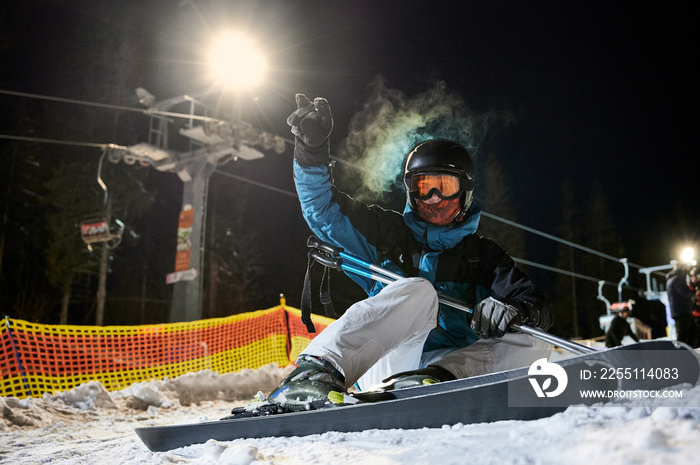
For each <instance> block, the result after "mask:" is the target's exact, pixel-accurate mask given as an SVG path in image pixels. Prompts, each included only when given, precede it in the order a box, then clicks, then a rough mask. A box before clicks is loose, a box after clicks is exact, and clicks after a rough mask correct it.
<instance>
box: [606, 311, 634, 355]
mask: <svg viewBox="0 0 700 465" xmlns="http://www.w3.org/2000/svg"><path fill="white" fill-rule="evenodd" d="M613 311H614V310H613ZM615 313H616V315H615V318H613V319H612V321H611V322H610V328H608V331H607V332H606V333H605V347H617V346H621V345H622V339H623V338H624V337H625V336H629V337H631V338H632V339H634V341H635V342H639V338H638V337H637V335H636V334H634V331H632V327H631V326H630V324H629V323H628V322H627V318H629V316H630V308H629V307H622V308H621V309H620V310H619V311H617V312H615Z"/></svg>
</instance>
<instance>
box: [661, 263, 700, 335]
mask: <svg viewBox="0 0 700 465" xmlns="http://www.w3.org/2000/svg"><path fill="white" fill-rule="evenodd" d="M689 271H690V265H688V264H685V263H684V264H677V265H676V266H674V267H673V270H671V272H669V273H668V274H667V275H666V292H667V293H668V305H669V307H670V309H671V316H672V317H673V319H674V321H675V322H676V339H677V340H678V341H680V342H685V343H686V344H688V345H690V346H694V344H695V339H696V337H697V335H696V330H695V322H693V317H692V313H691V312H692V308H691V307H692V298H693V296H694V295H695V292H693V291H692V290H691V289H690V287H689V286H688V281H689V278H688V273H689Z"/></svg>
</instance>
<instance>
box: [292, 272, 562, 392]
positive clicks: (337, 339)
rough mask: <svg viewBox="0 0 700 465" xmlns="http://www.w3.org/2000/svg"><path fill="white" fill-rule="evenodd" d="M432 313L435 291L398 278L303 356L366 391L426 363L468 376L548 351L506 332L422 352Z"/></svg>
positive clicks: (425, 283) (323, 334)
mask: <svg viewBox="0 0 700 465" xmlns="http://www.w3.org/2000/svg"><path fill="white" fill-rule="evenodd" d="M437 311H438V299H437V293H436V292H435V289H434V288H433V286H432V284H431V283H430V282H429V281H428V280H426V279H423V278H406V279H401V280H398V281H395V282H393V283H391V284H389V285H387V286H386V287H385V288H384V289H382V291H381V292H380V293H379V294H377V295H375V296H372V297H370V298H367V299H365V300H362V301H360V302H357V303H356V304H354V305H352V306H351V307H350V308H349V309H348V310H347V311H346V312H345V313H344V314H343V316H341V317H340V318H339V319H338V320H337V321H335V322H333V323H331V324H330V325H329V326H328V327H327V328H326V329H325V330H323V331H322V332H321V333H320V334H319V335H318V336H316V338H314V339H313V340H312V341H311V343H310V344H309V345H308V346H307V348H306V349H305V350H304V352H303V353H304V354H307V355H313V356H317V357H322V358H324V359H326V360H328V361H330V362H331V363H333V364H334V365H335V366H336V368H338V369H339V370H340V371H341V372H342V373H343V374H344V375H345V384H346V387H350V386H352V385H353V384H355V383H356V382H357V383H358V384H359V386H360V388H361V389H369V388H370V387H371V386H373V385H375V384H378V383H380V382H381V381H382V380H383V379H385V378H387V377H389V376H391V375H392V374H395V373H399V372H402V371H408V370H415V369H418V368H424V367H426V366H428V365H439V366H441V367H443V368H445V369H447V370H448V371H450V372H451V373H453V374H454V375H455V376H456V377H457V378H467V377H471V376H477V375H481V374H486V373H494V372H497V371H503V370H510V369H513V368H520V367H524V366H528V365H530V364H532V363H533V362H534V361H535V360H538V359H540V358H547V357H549V354H550V352H551V346H550V345H549V344H548V343H545V342H543V341H539V340H537V339H535V338H533V337H531V336H528V335H526V334H521V333H507V334H506V335H505V336H504V337H503V338H500V339H480V340H479V341H477V342H476V343H474V344H472V345H470V346H467V347H464V348H460V349H441V350H437V351H433V352H426V353H423V345H424V344H425V341H426V339H427V337H428V333H429V332H430V331H431V330H432V329H433V328H435V326H436V324H437Z"/></svg>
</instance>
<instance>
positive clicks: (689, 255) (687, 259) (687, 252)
mask: <svg viewBox="0 0 700 465" xmlns="http://www.w3.org/2000/svg"><path fill="white" fill-rule="evenodd" d="M694 259H695V250H694V249H693V248H692V247H686V248H685V249H683V251H682V252H681V262H682V263H692V262H693V260H694Z"/></svg>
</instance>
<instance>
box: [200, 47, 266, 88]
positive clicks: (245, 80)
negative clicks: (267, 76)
mask: <svg viewBox="0 0 700 465" xmlns="http://www.w3.org/2000/svg"><path fill="white" fill-rule="evenodd" d="M210 63H211V69H212V72H213V74H214V77H215V78H216V80H217V81H219V82H221V83H222V84H224V85H225V86H227V87H230V88H235V89H242V88H245V87H251V86H253V85H254V84H256V83H257V82H258V81H259V80H260V78H261V77H262V74H263V72H264V70H265V67H266V63H265V59H264V58H263V56H262V55H261V54H260V53H259V52H258V51H257V50H256V48H255V46H254V45H253V43H251V42H250V41H249V40H248V39H246V38H245V37H243V36H241V35H239V34H233V33H228V34H225V35H223V36H221V37H220V38H219V39H218V40H217V41H216V43H215V44H214V48H213V50H212V53H211V58H210Z"/></svg>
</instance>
